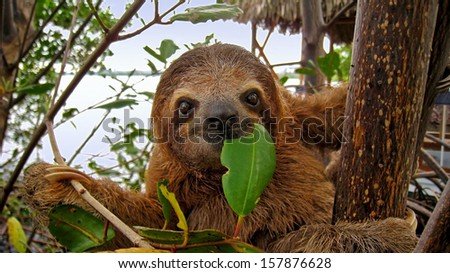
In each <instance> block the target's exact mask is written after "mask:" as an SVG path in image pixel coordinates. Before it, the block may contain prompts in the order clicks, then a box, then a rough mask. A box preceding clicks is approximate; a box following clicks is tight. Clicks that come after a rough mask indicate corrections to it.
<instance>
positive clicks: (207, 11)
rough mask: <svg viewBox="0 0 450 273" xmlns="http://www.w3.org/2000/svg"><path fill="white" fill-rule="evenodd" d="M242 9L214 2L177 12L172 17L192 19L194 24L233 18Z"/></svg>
mask: <svg viewBox="0 0 450 273" xmlns="http://www.w3.org/2000/svg"><path fill="white" fill-rule="evenodd" d="M241 13H242V10H241V9H240V8H239V7H238V6H235V5H227V4H214V5H209V6H202V7H195V8H188V9H186V12H185V13H182V14H176V15H174V16H172V18H170V20H171V21H172V22H173V21H190V22H192V23H194V24H197V23H203V22H207V21H209V20H211V21H217V20H221V19H222V20H225V19H233V18H234V17H236V15H238V14H241Z"/></svg>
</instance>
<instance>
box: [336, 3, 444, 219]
mask: <svg viewBox="0 0 450 273" xmlns="http://www.w3.org/2000/svg"><path fill="white" fill-rule="evenodd" d="M437 10H438V1H437V0H430V1H425V0H418V1H409V0H392V1H378V0H368V1H358V6H357V18H356V29H355V36H354V45H353V56H352V60H353V64H352V68H351V75H350V84H349V93H348V97H347V109H346V115H347V116H348V118H347V120H346V121H345V123H344V135H345V143H344V144H343V146H342V151H341V156H342V162H341V168H340V171H339V175H338V177H339V179H338V181H336V199H335V206H334V215H333V220H334V221H337V220H347V221H362V220H365V219H384V218H387V217H403V216H404V214H405V208H406V198H407V189H408V185H409V181H410V179H411V176H412V175H413V173H414V169H413V168H414V166H415V164H414V161H415V160H416V157H415V149H416V144H417V142H418V139H417V134H418V130H419V125H420V118H421V113H422V107H423V101H424V94H425V87H426V83H427V75H428V67H429V61H430V52H431V47H432V41H433V33H434V31H433V30H434V28H435V22H436V13H437Z"/></svg>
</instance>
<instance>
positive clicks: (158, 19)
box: [118, 0, 186, 41]
mask: <svg viewBox="0 0 450 273" xmlns="http://www.w3.org/2000/svg"><path fill="white" fill-rule="evenodd" d="M185 2H186V0H179V1H178V3H176V4H175V5H173V6H172V7H171V8H170V9H168V10H167V11H166V12H164V13H163V14H161V15H159V14H155V18H153V20H152V21H150V22H149V23H147V24H146V25H144V26H143V27H141V28H140V29H138V30H136V31H133V32H131V33H128V34H124V35H120V36H119V38H118V40H119V41H121V40H126V39H129V38H132V37H134V36H136V35H139V34H141V33H142V32H144V31H145V30H147V29H148V28H149V27H151V26H153V25H155V24H167V22H166V23H163V22H161V19H163V18H164V17H165V16H167V14H169V13H171V12H172V11H174V10H175V9H176V8H178V7H179V6H181V5H182V4H184V3H185ZM157 10H158V1H155V12H157Z"/></svg>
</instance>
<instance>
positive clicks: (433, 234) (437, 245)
mask: <svg viewBox="0 0 450 273" xmlns="http://www.w3.org/2000/svg"><path fill="white" fill-rule="evenodd" d="M446 182H447V185H446V186H445V189H444V191H443V192H442V194H441V197H440V199H439V202H438V203H437V205H436V207H435V208H434V210H433V213H432V214H431V217H430V219H428V222H427V225H426V226H425V229H424V231H423V232H422V236H420V239H419V242H418V243H417V246H416V248H415V249H414V252H444V251H448V248H449V245H450V236H449V234H450V233H449V232H450V182H449V181H446ZM445 248H447V249H445Z"/></svg>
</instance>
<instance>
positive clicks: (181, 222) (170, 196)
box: [158, 183, 188, 232]
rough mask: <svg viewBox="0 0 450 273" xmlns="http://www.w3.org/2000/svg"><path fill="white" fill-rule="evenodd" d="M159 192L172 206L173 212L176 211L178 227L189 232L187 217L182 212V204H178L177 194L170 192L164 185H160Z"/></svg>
mask: <svg viewBox="0 0 450 273" xmlns="http://www.w3.org/2000/svg"><path fill="white" fill-rule="evenodd" d="M158 192H161V194H162V195H163V196H164V198H166V199H167V200H168V201H169V202H170V205H171V206H172V208H173V210H174V211H175V214H176V215H177V217H178V224H177V227H178V228H180V229H181V230H183V231H185V232H187V231H188V225H187V221H186V217H184V214H183V211H181V208H180V204H178V201H177V198H176V197H175V194H174V193H173V192H169V190H168V189H167V186H166V185H164V184H163V183H162V184H159V185H158Z"/></svg>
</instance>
